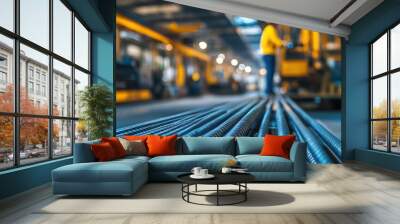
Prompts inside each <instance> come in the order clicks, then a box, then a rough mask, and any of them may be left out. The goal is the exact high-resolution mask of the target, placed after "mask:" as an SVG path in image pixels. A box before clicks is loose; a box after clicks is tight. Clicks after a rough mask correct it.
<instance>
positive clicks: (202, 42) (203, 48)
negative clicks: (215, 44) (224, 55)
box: [199, 41, 207, 50]
mask: <svg viewBox="0 0 400 224" xmlns="http://www.w3.org/2000/svg"><path fill="white" fill-rule="evenodd" d="M199 48H200V49H202V50H205V49H207V43H206V42H204V41H200V42H199Z"/></svg>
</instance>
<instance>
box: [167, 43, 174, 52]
mask: <svg viewBox="0 0 400 224" xmlns="http://www.w3.org/2000/svg"><path fill="white" fill-rule="evenodd" d="M172 49H174V47H173V46H172V44H167V45H165V50H167V51H172Z"/></svg>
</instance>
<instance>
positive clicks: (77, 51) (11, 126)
mask: <svg viewBox="0 0 400 224" xmlns="http://www.w3.org/2000/svg"><path fill="white" fill-rule="evenodd" d="M50 1H51V2H52V4H49V3H50ZM50 1H49V0H35V1H19V8H18V9H16V10H18V11H19V12H18V13H16V14H14V11H13V13H11V14H10V15H9V16H10V17H12V18H10V20H11V21H12V20H15V21H19V24H16V25H17V26H19V27H17V29H15V31H14V29H11V30H10V29H9V27H3V28H5V29H7V30H9V31H7V32H5V31H4V32H3V31H2V30H0V123H1V124H2V128H1V130H0V170H3V169H9V168H13V167H18V166H22V165H25V164H32V163H37V162H41V161H45V160H49V159H54V158H60V157H63V156H70V155H72V151H73V149H72V147H73V143H74V142H75V141H83V140H86V139H87V135H86V133H87V131H86V127H85V125H84V124H82V123H80V122H79V121H78V119H79V113H77V112H74V108H73V107H71V105H74V104H75V105H76V104H77V103H79V94H78V93H79V92H80V91H81V90H83V88H84V87H86V86H88V85H89V84H90V82H89V80H90V75H91V72H90V66H89V65H90V41H89V40H90V32H89V30H88V29H87V27H86V26H85V24H84V23H82V21H81V20H80V19H78V18H77V17H76V15H75V12H73V11H72V10H71V8H70V7H69V6H67V5H65V4H64V2H63V1H61V0H50ZM16 5H17V4H14V6H16ZM46 11H47V12H48V13H45V12H46ZM50 11H51V13H50ZM37 12H41V13H39V14H38V13H37ZM18 15H19V16H20V18H13V17H16V16H18ZM50 15H52V16H50ZM50 24H52V28H51V29H50V27H49V26H50ZM0 26H3V25H2V24H1V23H0ZM17 32H19V33H17ZM74 34H75V35H74ZM21 37H22V38H21ZM26 40H28V41H26ZM50 42H52V43H53V45H50V44H49V43H50ZM73 43H75V45H74V44H73ZM15 46H18V48H15ZM15 49H19V51H18V52H17V51H15ZM14 54H18V55H17V56H19V57H17V58H19V59H20V60H19V61H14V60H13V58H15V57H14V56H15V55H14ZM72 55H75V57H72ZM7 59H8V60H7ZM50 61H52V62H53V63H49V62H50ZM15 67H18V68H19V69H18V71H19V73H18V74H16V75H15V74H14V72H15V71H14V68H15ZM50 71H53V74H50ZM77 73H78V77H76V74H77ZM15 76H17V77H18V80H19V82H18V83H19V88H15V87H16V86H15V85H16V83H15V82H14V77H15ZM51 78H52V79H53V81H52V83H53V85H51V82H50V79H51ZM2 85H4V86H7V87H8V86H9V88H5V87H4V88H3V90H1V86H2ZM68 86H75V87H79V88H68ZM66 87H67V88H66ZM16 90H19V91H20V92H19V94H15V91H16ZM14 95H19V98H17V99H14ZM60 96H61V99H60V100H57V99H58V98H59V97H60ZM51 103H53V105H50V104H51ZM14 105H17V107H16V108H18V111H15V110H14ZM38 115H40V116H38ZM15 129H17V130H19V131H18V133H14V130H15ZM32 133H35V135H32ZM16 139H17V140H18V141H16ZM15 143H16V144H18V145H15ZM14 152H16V154H15V153H14Z"/></svg>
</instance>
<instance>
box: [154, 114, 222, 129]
mask: <svg viewBox="0 0 400 224" xmlns="http://www.w3.org/2000/svg"><path fill="white" fill-rule="evenodd" d="M219 111H221V109H213V110H210V111H209V112H205V113H202V114H200V115H196V116H192V117H190V118H188V119H184V120H180V121H179V122H176V123H175V124H174V125H173V126H172V127H169V128H167V129H164V130H162V131H160V132H159V133H158V134H159V135H172V134H177V132H178V131H181V130H183V129H185V128H187V127H189V126H191V125H192V124H193V122H196V121H199V120H200V119H203V118H204V117H205V116H208V115H210V114H214V113H215V112H219Z"/></svg>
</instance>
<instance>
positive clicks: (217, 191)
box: [217, 184, 219, 206]
mask: <svg viewBox="0 0 400 224" xmlns="http://www.w3.org/2000/svg"><path fill="white" fill-rule="evenodd" d="M217 206H219V184H217Z"/></svg>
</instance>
